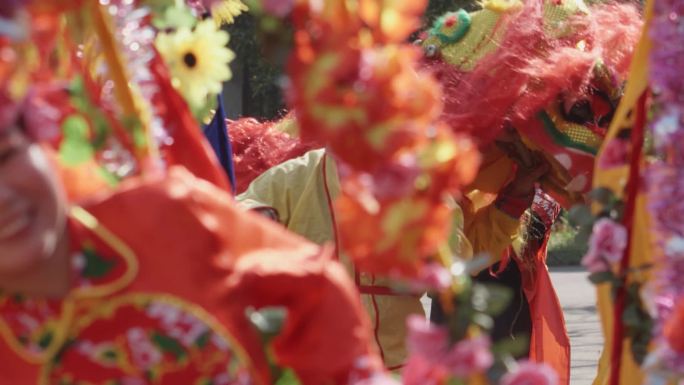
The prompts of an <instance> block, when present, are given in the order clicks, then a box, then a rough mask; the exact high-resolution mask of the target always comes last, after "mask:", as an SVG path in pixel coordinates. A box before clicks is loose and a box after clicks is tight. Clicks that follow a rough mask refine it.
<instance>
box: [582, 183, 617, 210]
mask: <svg viewBox="0 0 684 385" xmlns="http://www.w3.org/2000/svg"><path fill="white" fill-rule="evenodd" d="M587 195H588V197H589V199H591V200H592V201H594V202H597V203H600V204H602V205H604V206H607V205H609V204H611V202H613V201H614V200H615V194H614V193H613V190H611V189H609V188H605V187H599V188H595V189H593V190H591V191H590V192H589V194H587Z"/></svg>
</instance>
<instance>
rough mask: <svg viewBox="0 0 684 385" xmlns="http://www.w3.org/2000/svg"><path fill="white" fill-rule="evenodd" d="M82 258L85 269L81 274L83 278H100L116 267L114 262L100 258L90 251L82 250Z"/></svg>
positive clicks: (93, 251)
mask: <svg viewBox="0 0 684 385" xmlns="http://www.w3.org/2000/svg"><path fill="white" fill-rule="evenodd" d="M83 256H84V257H85V267H84V268H83V272H82V273H81V274H82V275H83V277H85V278H91V279H92V278H96V279H97V278H102V277H104V276H106V275H107V274H108V273H109V272H110V271H112V269H113V268H114V266H116V262H114V261H108V260H106V259H104V258H102V257H101V256H100V255H99V254H97V252H95V250H92V249H84V250H83Z"/></svg>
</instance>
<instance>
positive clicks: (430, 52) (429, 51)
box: [425, 44, 439, 58]
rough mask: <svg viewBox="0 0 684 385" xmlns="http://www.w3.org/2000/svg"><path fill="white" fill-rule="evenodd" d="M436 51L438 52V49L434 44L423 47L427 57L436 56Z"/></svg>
mask: <svg viewBox="0 0 684 385" xmlns="http://www.w3.org/2000/svg"><path fill="white" fill-rule="evenodd" d="M438 52H439V49H438V48H437V46H436V45H434V44H430V45H428V46H427V47H425V56H426V57H429V58H433V57H436V56H437V53H438Z"/></svg>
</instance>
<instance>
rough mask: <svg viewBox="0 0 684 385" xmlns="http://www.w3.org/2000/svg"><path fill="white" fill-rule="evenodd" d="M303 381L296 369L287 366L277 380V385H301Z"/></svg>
mask: <svg viewBox="0 0 684 385" xmlns="http://www.w3.org/2000/svg"><path fill="white" fill-rule="evenodd" d="M300 384H301V381H300V380H299V378H298V377H297V374H295V372H294V370H292V369H290V368H287V369H285V370H284V371H283V372H282V374H281V375H280V377H279V378H278V380H277V381H276V382H275V385H300Z"/></svg>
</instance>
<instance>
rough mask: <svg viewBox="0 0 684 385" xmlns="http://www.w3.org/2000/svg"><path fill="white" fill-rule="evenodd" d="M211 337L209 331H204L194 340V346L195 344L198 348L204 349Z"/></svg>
mask: <svg viewBox="0 0 684 385" xmlns="http://www.w3.org/2000/svg"><path fill="white" fill-rule="evenodd" d="M210 339H211V331H206V332H204V333H202V335H200V336H199V337H198V338H197V340H196V341H195V346H197V347H198V348H200V349H204V347H205V346H207V344H208V343H209V340H210Z"/></svg>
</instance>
